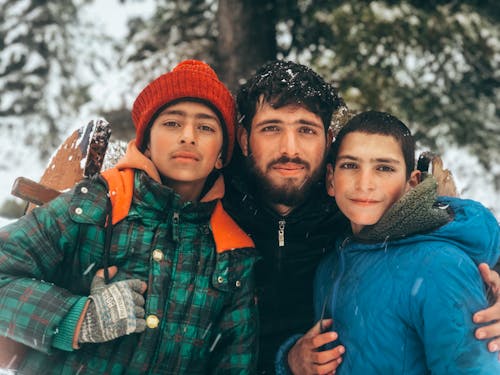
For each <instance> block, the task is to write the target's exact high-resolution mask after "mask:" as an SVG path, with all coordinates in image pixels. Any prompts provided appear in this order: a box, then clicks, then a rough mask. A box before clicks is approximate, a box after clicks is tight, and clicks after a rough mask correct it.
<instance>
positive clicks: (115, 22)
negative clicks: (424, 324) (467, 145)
mask: <svg viewBox="0 0 500 375" xmlns="http://www.w3.org/2000/svg"><path fill="white" fill-rule="evenodd" d="M0 3H1V2H0ZM153 9H154V1H152V0H150V1H146V2H144V1H142V2H134V1H128V2H126V3H125V4H121V3H120V2H119V1H118V0H101V1H95V2H94V3H92V4H90V5H88V6H86V8H85V12H84V14H83V18H84V20H85V22H88V23H89V24H91V25H93V27H95V28H96V29H98V30H100V31H103V32H104V33H105V34H106V35H107V36H109V38H111V39H114V40H123V38H125V36H126V32H127V20H128V18H129V17H131V16H139V15H148V13H149V12H153ZM82 44H83V45H82V47H81V48H82V50H85V48H89V47H90V48H97V49H99V54H100V55H101V57H103V58H104V60H107V61H110V62H112V61H114V60H116V59H118V56H116V55H114V53H115V52H114V50H113V49H112V48H111V47H107V46H103V45H100V44H99V43H97V44H90V45H87V44H88V40H85V39H83V40H82ZM113 66H114V65H113V64H112V63H111V64H109V65H108V66H99V67H98V68H95V67H94V69H89V67H88V66H86V65H82V66H81V72H80V74H79V75H78V79H80V80H83V81H85V82H87V83H88V84H89V86H90V93H91V97H92V98H93V101H92V102H91V103H88V104H86V105H84V106H82V108H81V111H80V113H79V115H78V117H77V118H75V119H74V126H73V127H72V128H68V129H67V134H70V133H71V132H72V131H73V130H74V129H75V128H77V127H79V126H82V125H84V124H86V123H87V122H88V121H89V120H90V119H93V118H97V117H101V114H100V113H99V112H97V111H96V110H95V107H94V105H95V104H94V105H93V104H92V103H99V105H100V106H101V108H105V109H106V108H110V109H112V108H114V107H116V105H117V103H116V102H115V101H116V100H117V97H115V96H113V95H112V93H113V92H121V93H122V92H126V91H127V87H126V86H125V87H124V85H128V81H127V79H126V78H127V71H126V70H114V69H113ZM99 69H100V73H101V74H100V75H99V77H100V78H99V79H96V77H95V76H93V74H95V72H96V70H99ZM102 69H108V71H106V74H104V75H103V74H102ZM103 77H104V78H103ZM55 86H57V83H55ZM129 91H130V95H129V96H128V97H127V99H126V103H124V104H125V106H127V108H130V107H131V104H132V101H133V98H134V97H135V95H137V93H138V92H136V88H134V89H131V90H129ZM121 100H123V99H121ZM347 104H349V103H347ZM0 126H1V124H0ZM0 130H2V135H3V136H2V137H0V150H1V151H0V206H1V205H2V204H3V202H5V201H6V200H7V199H13V198H12V196H11V195H10V190H11V187H12V184H13V182H14V180H15V178H17V177H19V176H24V177H28V178H31V179H34V180H38V179H39V177H40V176H41V174H42V171H43V169H44V167H45V166H46V165H47V163H48V161H49V159H48V158H47V160H42V161H40V159H39V156H38V153H37V149H36V147H34V148H30V147H29V146H25V145H24V143H23V142H22V141H21V140H22V139H24V136H23V133H22V125H21V127H20V128H19V129H16V131H15V132H7V133H6V132H5V129H0ZM499 131H500V125H499ZM6 134H7V136H6ZM442 158H443V160H444V166H445V168H448V169H450V170H451V171H452V173H453V175H454V177H455V181H456V184H457V186H458V189H459V192H460V193H461V196H462V197H464V198H471V199H475V200H478V201H480V202H482V203H483V204H484V205H486V206H487V207H489V208H490V209H491V210H492V211H493V212H494V214H495V215H496V217H497V219H500V192H499V191H496V190H495V181H494V179H493V175H497V176H498V175H500V165H492V167H491V168H492V169H491V170H489V171H487V170H485V169H484V168H483V167H482V166H481V164H480V163H479V162H478V160H477V157H475V156H474V155H471V154H469V153H467V152H466V151H464V150H462V149H459V148H455V147H448V148H446V152H445V153H444V154H443V155H442ZM19 201H20V200H19ZM11 220H12V219H7V218H3V217H0V225H4V224H6V223H8V222H9V221H11Z"/></svg>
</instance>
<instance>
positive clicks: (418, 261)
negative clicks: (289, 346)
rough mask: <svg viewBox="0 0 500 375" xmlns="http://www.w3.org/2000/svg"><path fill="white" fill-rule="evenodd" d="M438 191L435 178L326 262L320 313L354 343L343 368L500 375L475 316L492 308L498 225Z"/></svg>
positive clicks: (319, 288)
mask: <svg viewBox="0 0 500 375" xmlns="http://www.w3.org/2000/svg"><path fill="white" fill-rule="evenodd" d="M434 188H435V185H434V181H433V180H431V179H430V178H429V179H426V180H425V181H424V183H422V184H420V185H419V186H418V187H417V188H415V189H413V190H412V191H411V192H410V193H409V194H407V195H405V196H404V197H403V198H402V199H401V200H400V202H399V203H398V204H396V205H395V206H393V207H392V208H391V209H390V210H389V211H388V212H387V213H386V215H384V217H383V218H382V219H381V220H380V221H379V223H377V224H375V225H374V226H368V227H365V228H363V230H362V231H361V232H360V233H359V237H361V238H362V239H360V238H359V237H358V238H347V239H346V240H344V241H343V242H342V243H341V244H340V245H339V248H338V252H335V253H332V254H330V255H329V256H327V257H326V258H325V259H324V261H322V263H321V265H320V267H319V269H318V272H317V275H316V280H315V311H316V318H317V319H320V318H321V317H332V318H333V319H334V326H333V328H332V329H333V330H335V331H337V332H338V333H339V343H342V344H343V345H345V347H346V353H345V354H344V357H343V361H342V364H341V365H340V367H339V368H338V369H337V372H336V374H339V375H342V374H350V375H366V374H370V375H377V374H384V375H388V374H394V375H396V374H397V375H403V374H404V375H417V374H418V375H423V374H431V373H432V374H436V375H438V374H454V375H459V374H485V375H486V374H488V375H492V374H499V373H500V363H499V362H498V360H497V358H496V357H497V354H496V353H489V352H488V350H487V348H486V344H485V342H484V341H479V340H476V339H475V338H474V330H475V329H476V328H477V327H476V326H475V325H474V324H473V322H472V315H473V313H474V312H476V311H478V310H480V309H483V308H485V307H487V305H488V304H487V300H486V297H485V289H484V286H483V283H482V279H481V277H480V275H479V272H478V269H477V264H478V263H480V262H487V263H488V264H489V265H490V266H492V265H494V264H495V263H496V261H497V259H498V257H499V255H500V242H499V239H500V236H499V233H500V231H499V226H498V223H497V221H496V219H495V218H494V217H493V215H492V214H491V213H490V212H489V211H488V210H487V209H486V208H484V207H483V206H482V205H481V204H479V203H477V202H473V201H470V200H461V199H457V198H444V197H442V198H439V200H438V205H439V206H440V207H437V206H436V205H434V202H435V195H433V192H434V191H435V190H434ZM445 208H447V209H448V210H446V209H445ZM448 212H449V213H451V217H450V216H449V215H448ZM443 214H445V215H443ZM446 216H448V218H447V217H446ZM450 218H452V219H451V221H448V220H449V219H450ZM436 226H439V227H438V228H437V229H431V228H436ZM336 344H338V343H336ZM286 352H287V351H286V350H282V351H281V352H280V355H279V356H278V361H277V363H278V365H279V366H278V368H279V369H280V371H279V373H286V371H285V370H286V363H285V362H284V361H286Z"/></svg>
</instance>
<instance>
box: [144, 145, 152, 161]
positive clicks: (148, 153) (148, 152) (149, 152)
mask: <svg viewBox="0 0 500 375" xmlns="http://www.w3.org/2000/svg"><path fill="white" fill-rule="evenodd" d="M144 155H146V157H148V158H151V151H150V150H149V145H148V146H147V147H146V149H145V150H144Z"/></svg>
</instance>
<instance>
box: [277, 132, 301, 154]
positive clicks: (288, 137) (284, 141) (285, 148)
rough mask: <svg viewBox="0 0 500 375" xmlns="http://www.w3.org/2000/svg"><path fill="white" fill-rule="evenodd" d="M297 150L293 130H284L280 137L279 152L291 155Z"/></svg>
mask: <svg viewBox="0 0 500 375" xmlns="http://www.w3.org/2000/svg"><path fill="white" fill-rule="evenodd" d="M297 151H298V143H297V135H296V134H295V132H293V131H284V132H283V133H282V134H281V137H280V153H281V154H283V155H289V156H293V155H296V154H297Z"/></svg>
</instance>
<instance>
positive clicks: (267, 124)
mask: <svg viewBox="0 0 500 375" xmlns="http://www.w3.org/2000/svg"><path fill="white" fill-rule="evenodd" d="M238 140H239V142H240V145H241V148H242V151H243V154H244V155H245V156H246V157H248V159H249V160H250V162H251V168H252V170H253V174H254V177H255V178H257V179H258V180H259V181H258V183H257V184H256V185H257V186H259V187H261V188H262V190H263V192H265V193H266V196H267V197H268V198H269V200H270V201H271V203H278V204H284V205H287V206H293V204H294V203H293V202H296V201H297V200H300V199H303V195H304V192H305V191H306V190H307V189H308V187H309V186H311V184H312V183H314V182H315V181H317V180H318V179H319V178H320V176H322V174H323V170H324V169H323V168H324V164H323V163H324V157H325V151H326V134H325V129H324V127H323V122H322V121H321V118H320V117H319V116H318V115H316V114H314V113H312V112H310V111H308V110H307V109H305V108H303V107H299V106H293V105H286V106H283V107H280V108H277V109H276V108H273V107H271V106H270V105H269V104H268V103H261V104H258V108H257V111H256V113H255V116H254V118H253V120H252V124H251V131H250V134H248V132H247V131H246V130H245V129H242V130H241V132H240V134H239V138H238ZM299 198H300V199H299Z"/></svg>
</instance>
